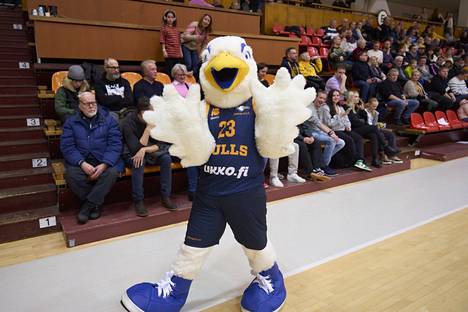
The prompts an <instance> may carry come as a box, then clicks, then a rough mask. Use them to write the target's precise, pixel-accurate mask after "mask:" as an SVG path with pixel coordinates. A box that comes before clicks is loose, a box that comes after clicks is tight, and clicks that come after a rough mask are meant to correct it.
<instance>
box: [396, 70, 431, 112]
mask: <svg viewBox="0 0 468 312" xmlns="http://www.w3.org/2000/svg"><path fill="white" fill-rule="evenodd" d="M420 79H421V72H420V71H419V70H417V69H415V70H413V72H412V73H411V77H410V80H408V81H407V82H406V83H405V86H404V89H403V90H404V92H405V96H406V97H407V98H408V99H415V100H418V101H419V103H421V104H422V105H424V106H425V109H426V110H427V111H433V110H435V109H436V108H437V107H438V106H439V104H438V103H437V102H436V101H434V100H432V99H430V98H429V96H428V95H427V92H426V90H424V87H423V86H422V84H421V83H420V82H419V80H420Z"/></svg>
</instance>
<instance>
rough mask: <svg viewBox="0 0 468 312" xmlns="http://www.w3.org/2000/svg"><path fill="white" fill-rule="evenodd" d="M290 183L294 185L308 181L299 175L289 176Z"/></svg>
mask: <svg viewBox="0 0 468 312" xmlns="http://www.w3.org/2000/svg"><path fill="white" fill-rule="evenodd" d="M288 181H289V182H293V183H304V182H305V181H306V180H305V179H303V178H301V177H300V176H298V175H297V173H293V174H288Z"/></svg>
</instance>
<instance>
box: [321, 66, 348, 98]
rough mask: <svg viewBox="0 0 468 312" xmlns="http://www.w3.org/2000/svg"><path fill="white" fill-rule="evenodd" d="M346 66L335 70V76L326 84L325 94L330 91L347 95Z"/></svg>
mask: <svg viewBox="0 0 468 312" xmlns="http://www.w3.org/2000/svg"><path fill="white" fill-rule="evenodd" d="M347 78H348V77H346V66H344V65H342V64H340V65H338V66H337V67H336V69H335V74H334V75H333V76H332V77H330V78H329V79H328V80H327V83H326V84H325V93H326V94H328V92H330V90H340V92H341V93H345V92H346V91H347V90H346V79H347Z"/></svg>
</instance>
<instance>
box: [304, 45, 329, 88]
mask: <svg viewBox="0 0 468 312" xmlns="http://www.w3.org/2000/svg"><path fill="white" fill-rule="evenodd" d="M298 65H299V73H300V74H301V75H302V76H304V78H305V79H306V87H307V88H310V87H313V88H315V90H324V89H325V83H324V82H323V79H322V78H320V77H319V75H318V73H320V72H321V71H322V60H321V59H320V56H318V55H316V56H314V57H313V59H312V60H311V58H310V55H309V52H303V53H301V55H300V60H299V64H298Z"/></svg>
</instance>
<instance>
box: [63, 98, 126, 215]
mask: <svg viewBox="0 0 468 312" xmlns="http://www.w3.org/2000/svg"><path fill="white" fill-rule="evenodd" d="M78 99H79V103H80V104H79V106H78V108H79V111H77V112H76V113H75V115H73V116H70V117H69V118H68V119H67V121H66V122H65V124H64V126H63V134H62V136H61V137H60V150H61V151H62V154H63V156H64V158H65V167H66V172H67V174H66V179H67V183H68V186H69V187H70V189H71V190H72V192H73V193H75V194H76V195H77V196H78V198H79V199H80V200H81V202H82V204H81V207H80V211H79V213H78V216H77V219H78V222H79V223H86V222H88V220H89V219H91V220H94V219H97V218H99V217H100V216H101V211H102V205H103V203H104V198H105V197H106V195H107V194H108V193H109V191H110V190H111V188H112V186H113V185H114V183H115V181H116V179H117V175H118V173H119V172H120V171H121V170H122V169H123V166H122V162H121V159H120V154H121V153H122V136H121V134H120V130H119V124H118V123H117V121H116V120H115V119H114V118H113V117H111V116H110V115H109V113H108V112H107V111H105V110H103V109H102V108H101V107H98V105H97V103H96V98H95V95H94V93H92V92H89V91H86V92H83V93H80V94H79V95H78Z"/></svg>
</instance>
